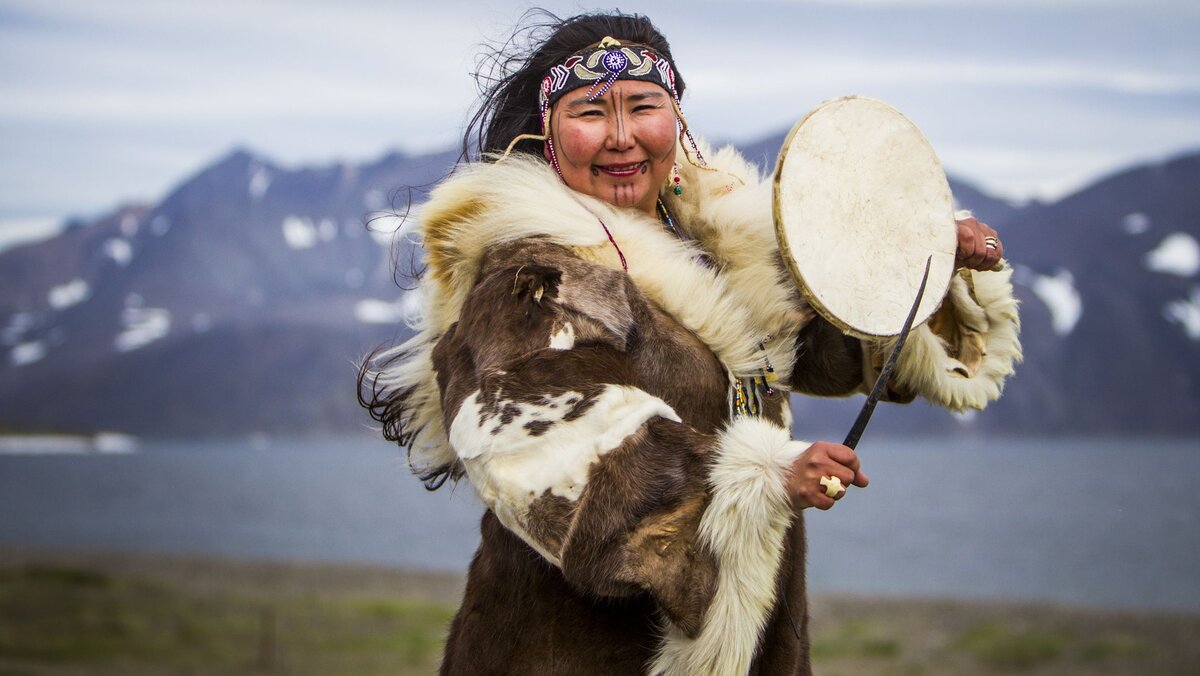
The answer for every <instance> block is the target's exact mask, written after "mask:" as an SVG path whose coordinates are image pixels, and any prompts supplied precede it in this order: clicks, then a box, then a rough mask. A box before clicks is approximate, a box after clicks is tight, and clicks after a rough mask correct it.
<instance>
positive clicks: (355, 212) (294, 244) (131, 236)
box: [0, 150, 454, 435]
mask: <svg viewBox="0 0 1200 676" xmlns="http://www.w3.org/2000/svg"><path fill="white" fill-rule="evenodd" d="M453 161H454V156H453V155H451V154H450V153H440V154H436V155H430V156H424V157H407V156H404V155H401V154H391V155H387V156H385V157H383V158H380V159H379V160H378V161H375V162H372V163H367V164H363V165H358V166H356V165H347V164H338V165H332V166H327V167H320V168H308V169H301V170H288V169H284V168H281V167H279V166H276V165H274V164H272V163H271V162H270V161H268V160H266V159H263V158H259V157H256V156H255V155H253V154H251V153H250V152H248V151H245V150H236V151H234V152H231V153H230V154H228V155H226V156H225V157H223V158H221V159H219V160H218V161H217V162H215V163H214V164H212V165H211V166H209V167H207V168H205V169H204V170H203V171H201V172H200V173H198V174H196V175H195V176H192V177H191V178H188V179H187V180H185V181H183V182H182V183H181V184H180V185H179V186H178V187H177V188H176V189H175V190H174V191H172V192H171V193H170V194H169V195H167V196H166V198H164V199H163V200H162V201H161V202H160V203H158V204H156V205H153V206H130V207H125V208H121V209H118V210H116V211H115V212H114V213H112V214H109V215H107V216H105V217H103V218H100V219H98V220H96V221H95V222H92V223H78V224H72V225H71V226H69V227H68V228H66V229H65V231H64V232H63V233H62V234H61V235H60V236H58V237H56V238H54V239H51V240H49V241H46V242H41V243H37V244H31V245H27V246H24V247H19V248H15V249H12V250H9V251H5V252H2V253H0V290H2V291H0V327H3V328H0V341H3V346H4V348H5V352H6V353H7V354H6V355H5V356H6V357H7V358H6V359H5V360H4V361H3V363H0V429H4V428H8V429H25V430H30V429H32V430H55V431H69V432H88V431H92V430H96V429H116V430H121V431H127V432H132V433H136V434H153V435H176V434H178V435H209V434H240V433H245V432H248V431H261V432H267V433H281V434H282V433H305V432H314V431H328V430H333V429H355V428H361V427H362V423H363V422H364V416H363V415H362V414H361V411H360V410H359V409H358V407H357V405H356V404H355V402H354V387H353V383H352V382H351V381H352V374H353V364H354V363H355V362H356V361H357V360H359V359H360V358H361V357H362V355H363V354H364V353H365V352H366V351H367V350H369V349H371V348H373V347H375V346H377V345H379V344H382V343H385V342H390V341H392V340H393V339H395V338H396V337H397V336H398V335H401V334H403V332H404V328H403V322H402V321H400V319H401V318H402V316H403V314H404V306H403V294H402V292H401V290H400V289H399V288H398V287H397V285H396V283H395V282H394V280H393V273H392V269H393V266H392V259H393V254H395V255H397V256H399V257H401V258H403V257H404V256H405V255H406V252H407V250H408V249H409V248H410V245H408V244H406V243H405V242H404V241H402V239H398V240H396V241H395V242H393V239H392V238H391V237H390V236H388V235H387V234H386V232H383V233H380V232H376V233H372V232H370V231H369V229H368V227H369V226H371V227H375V228H379V227H384V228H392V229H394V228H395V225H396V224H397V223H398V222H399V220H400V219H399V218H398V217H397V216H396V213H397V212H399V211H403V210H404V209H405V208H406V206H407V195H394V194H393V193H392V191H394V190H395V187H396V186H399V185H408V184H420V183H423V182H427V181H429V180H430V179H432V178H436V177H438V176H439V175H442V174H445V173H446V172H448V171H449V169H450V168H451V167H452V166H453ZM421 197H422V195H421V193H419V192H418V193H417V194H416V195H415V198H416V199H420V198H421ZM393 202H395V203H396V204H395V209H394V208H393ZM366 221H371V222H370V223H368V222H366ZM377 240H379V241H377ZM393 245H395V246H393ZM348 374H350V375H348Z"/></svg>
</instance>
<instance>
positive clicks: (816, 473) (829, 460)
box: [788, 441, 869, 509]
mask: <svg viewBox="0 0 1200 676" xmlns="http://www.w3.org/2000/svg"><path fill="white" fill-rule="evenodd" d="M827 476H834V477H837V478H838V479H841V481H842V485H843V486H851V485H853V486H858V487H859V488H866V486H867V483H869V479H867V475H866V474H864V473H863V471H862V469H861V468H860V467H859V462H858V454H856V453H855V452H854V450H853V449H851V448H850V447H848V446H843V445H841V444H834V443H831V442H828V441H818V442H816V443H814V444H813V445H812V446H809V447H808V448H807V449H805V451H804V452H803V453H801V454H800V457H798V458H796V460H795V462H793V463H792V475H791V477H789V478H788V495H790V496H791V498H792V505H793V506H795V508H796V509H806V508H808V507H816V508H817V509H829V508H830V507H833V503H834V502H836V501H837V500H838V499H839V498H841V497H842V496H843V495H845V494H846V493H845V492H844V491H843V492H841V493H839V494H838V496H837V497H836V498H831V497H829V496H827V495H825V486H823V485H821V478H822V477H827Z"/></svg>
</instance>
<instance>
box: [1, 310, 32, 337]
mask: <svg viewBox="0 0 1200 676" xmlns="http://www.w3.org/2000/svg"><path fill="white" fill-rule="evenodd" d="M33 323H34V322H33V314H32V313H29V312H18V313H16V314H14V315H13V316H11V317H9V318H8V324H5V325H4V328H3V329H0V341H2V342H3V343H4V344H5V345H16V344H17V343H19V342H21V336H23V335H25V332H26V331H28V330H29V329H31V328H33Z"/></svg>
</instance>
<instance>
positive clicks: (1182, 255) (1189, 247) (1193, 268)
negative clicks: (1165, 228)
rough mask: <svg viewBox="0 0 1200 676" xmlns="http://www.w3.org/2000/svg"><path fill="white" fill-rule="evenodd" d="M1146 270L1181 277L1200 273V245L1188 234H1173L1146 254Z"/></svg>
mask: <svg viewBox="0 0 1200 676" xmlns="http://www.w3.org/2000/svg"><path fill="white" fill-rule="evenodd" d="M1145 263H1146V269H1148V270H1150V271H1152V272H1161V273H1163V274H1167V275H1177V276H1179V277H1192V276H1194V275H1195V274H1196V273H1197V272H1200V244H1198V243H1197V242H1196V238H1195V237H1192V236H1191V235H1189V234H1187V233H1186V232H1173V233H1171V234H1170V235H1167V236H1166V237H1164V238H1163V241H1161V242H1159V244H1158V246H1157V247H1155V248H1154V250H1153V251H1151V252H1150V253H1147V254H1146V258H1145Z"/></svg>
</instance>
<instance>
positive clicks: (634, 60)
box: [504, 37, 709, 176]
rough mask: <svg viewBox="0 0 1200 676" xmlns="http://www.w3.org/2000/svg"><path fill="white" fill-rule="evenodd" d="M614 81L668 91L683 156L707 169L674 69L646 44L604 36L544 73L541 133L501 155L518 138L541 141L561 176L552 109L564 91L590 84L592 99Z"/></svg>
mask: <svg viewBox="0 0 1200 676" xmlns="http://www.w3.org/2000/svg"><path fill="white" fill-rule="evenodd" d="M617 80H639V81H642V82H653V83H654V84H656V85H658V86H660V87H662V88H663V89H665V90H667V93H669V94H670V95H671V106H672V107H673V108H674V109H675V116H676V117H677V118H678V119H679V122H678V125H679V141H680V145H683V139H684V138H685V137H686V138H687V140H688V142H689V143H690V144H691V150H692V152H691V153H689V152H688V149H687V146H686V145H683V153H684V155H685V156H686V157H687V159H688V161H689V162H691V163H692V164H694V165H696V166H697V167H701V168H703V169H709V167H708V165H707V163H706V162H705V161H704V157H703V156H702V155H701V154H700V148H699V146H697V144H696V139H694V138H693V137H692V132H691V130H689V129H688V126H687V121H686V120H685V119H684V117H683V111H682V110H680V109H679V92H678V91H676V90H675V68H674V67H673V66H672V65H671V62H670V61H669V60H668V59H667V58H666V57H664V56H660V55H659V54H658V52H656V51H654V50H653V49H652V48H650V47H648V46H646V45H639V44H635V43H628V44H622V43H621V41H620V40H617V39H615V38H612V37H605V38H604V39H603V40H601V41H600V42H599V43H597V44H595V45H591V46H588V47H585V48H583V49H581V50H579V51H577V52H575V53H574V54H572V55H571V56H568V57H567V58H566V59H564V60H563V62H562V63H559V64H557V65H555V66H554V67H552V68H551V69H550V70H549V71H548V72H547V73H546V76H545V77H544V78H542V86H541V88H540V91H539V92H538V119H539V120H540V121H541V125H542V133H541V134H521V135H520V136H517V137H516V138H514V139H513V140H512V142H510V143H509V144H508V149H507V150H505V151H504V157H508V155H509V153H511V152H512V149H513V147H514V146H516V144H517V143H518V142H519V141H522V140H525V139H533V140H537V141H544V142H545V143H546V144H547V146H548V148H549V150H550V158H551V161H552V162H553V164H554V169H555V171H556V172H558V174H559V176H561V175H562V172H561V171H560V170H559V168H558V157H557V155H556V153H555V151H554V140H553V139H551V138H550V110H551V108H553V106H554V104H555V103H557V102H558V100H559V99H560V98H562V97H563V95H564V94H567V93H568V92H572V91H574V90H576V89H579V88H580V87H584V86H589V85H590V88H589V89H588V93H587V100H588V101H595V100H596V99H598V98H600V97H601V96H604V95H605V94H606V93H608V90H609V88H610V87H612V85H613V83H614V82H616V81H617ZM692 153H694V154H695V159H693V158H692Z"/></svg>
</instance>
